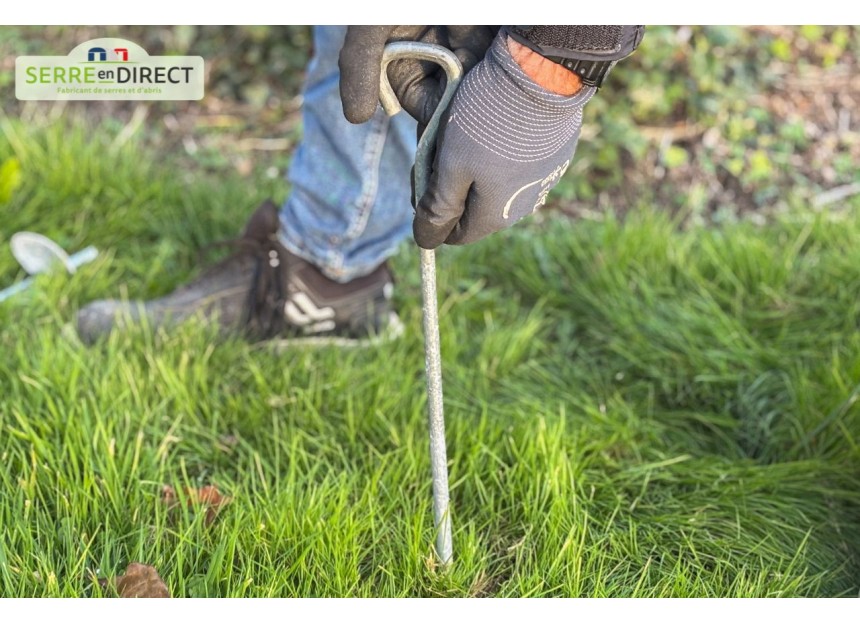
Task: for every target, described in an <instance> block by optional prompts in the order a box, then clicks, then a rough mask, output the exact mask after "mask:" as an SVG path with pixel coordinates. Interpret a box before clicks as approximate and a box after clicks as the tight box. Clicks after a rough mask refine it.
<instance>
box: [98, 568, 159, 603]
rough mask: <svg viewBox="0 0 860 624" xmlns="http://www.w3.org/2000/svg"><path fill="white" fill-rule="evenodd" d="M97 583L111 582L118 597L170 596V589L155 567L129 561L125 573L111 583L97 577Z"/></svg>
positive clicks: (107, 583)
mask: <svg viewBox="0 0 860 624" xmlns="http://www.w3.org/2000/svg"><path fill="white" fill-rule="evenodd" d="M99 584H100V585H102V586H107V585H109V584H113V585H114V586H115V587H116V593H117V595H118V596H119V597H120V598H170V591H169V590H168V589H167V585H165V584H164V581H162V580H161V577H160V576H159V575H158V572H157V571H156V569H155V568H153V567H152V566H148V565H144V564H142V563H130V564H128V567H127V568H126V569H125V574H123V575H122V576H117V577H116V578H115V579H113V583H109V582H108V581H107V579H99Z"/></svg>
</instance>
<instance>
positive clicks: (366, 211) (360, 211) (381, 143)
mask: <svg viewBox="0 0 860 624" xmlns="http://www.w3.org/2000/svg"><path fill="white" fill-rule="evenodd" d="M370 123H371V124H373V125H372V127H371V131H370V133H369V135H368V138H367V143H366V144H365V162H364V166H365V171H370V172H372V175H369V176H367V177H366V178H365V180H364V184H363V185H362V189H361V195H360V196H359V198H358V200H357V201H356V202H355V206H356V212H355V217H354V218H353V219H352V220H351V222H350V224H349V227H347V229H346V232H344V234H343V238H344V240H347V241H352V240H355V239H356V238H358V237H359V236H361V234H362V233H363V232H364V230H365V228H366V227H367V222H368V220H369V219H370V213H371V211H372V210H373V205H374V204H375V203H376V196H377V193H378V192H379V169H380V162H381V161H382V152H383V151H384V150H385V140H386V139H387V138H388V128H389V120H388V117H387V116H386V115H384V114H380V113H379V111H377V114H376V115H374V116H373V117H372V118H371V120H370Z"/></svg>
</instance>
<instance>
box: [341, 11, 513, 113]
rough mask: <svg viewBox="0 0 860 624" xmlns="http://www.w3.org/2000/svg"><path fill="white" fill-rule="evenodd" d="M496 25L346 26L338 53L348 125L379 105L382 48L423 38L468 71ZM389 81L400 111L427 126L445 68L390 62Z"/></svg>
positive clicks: (426, 62)
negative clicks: (343, 39)
mask: <svg viewBox="0 0 860 624" xmlns="http://www.w3.org/2000/svg"><path fill="white" fill-rule="evenodd" d="M497 31H498V27H493V26H350V27H349V28H347V31H346V41H345V42H344V44H343V48H341V51H340V58H339V59H338V66H339V67H340V97H341V100H342V101H343V113H344V115H345V116H346V118H347V119H348V120H349V121H351V122H352V123H364V122H365V121H367V120H368V119H370V118H371V117H372V116H373V113H374V112H375V111H376V107H377V106H378V105H379V72H380V67H381V64H382V52H383V50H384V48H385V44H386V43H390V42H392V41H421V42H424V43H435V44H437V45H441V46H443V47H446V48H448V49H449V50H451V51H452V52H454V54H456V55H457V58H459V59H460V62H461V63H462V64H463V69H464V71H469V70H470V69H471V68H472V67H474V66H475V64H476V63H478V61H480V60H481V59H482V58H484V54H485V52H486V51H487V48H488V47H489V46H490V44H491V43H492V42H493V37H494V36H495V34H496V32H497ZM388 80H389V82H390V83H391V87H392V89H394V93H395V95H397V99H398V100H399V101H400V104H401V106H403V109H404V110H405V111H406V112H407V113H409V114H410V115H411V116H412V117H414V118H415V119H416V120H418V123H419V124H421V125H422V126H423V125H425V124H426V123H427V122H428V121H429V120H430V117H432V115H433V111H435V110H436V105H437V104H438V103H439V98H440V97H441V96H442V91H444V89H445V72H444V70H443V69H442V68H441V67H439V65H437V64H436V63H433V62H430V61H418V60H399V61H394V62H392V63H391V64H390V65H389V66H388Z"/></svg>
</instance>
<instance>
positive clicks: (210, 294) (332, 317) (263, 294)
mask: <svg viewBox="0 0 860 624" xmlns="http://www.w3.org/2000/svg"><path fill="white" fill-rule="evenodd" d="M279 227H280V219H279V216H278V210H277V208H276V207H275V205H274V204H273V203H272V202H270V201H267V202H266V203H264V204H263V205H261V206H260V207H259V208H258V209H257V210H256V211H255V212H254V214H253V215H252V216H251V218H250V219H249V220H248V223H247V225H246V226H245V231H244V233H243V234H242V236H241V237H239V238H238V239H236V240H234V241H230V244H231V245H233V246H235V248H236V251H235V253H233V254H232V255H230V256H229V257H227V258H226V259H224V260H222V261H221V262H219V263H218V264H216V265H215V266H213V267H211V268H210V269H209V270H207V271H206V272H204V273H203V274H202V275H201V276H200V277H199V278H197V279H195V280H194V281H192V282H190V283H189V284H186V285H184V286H180V287H179V288H178V289H176V290H175V291H174V292H172V293H170V294H169V295H166V296H165V297H162V298H160V299H154V300H152V301H119V300H101V301H95V302H93V303H90V304H89V305H87V306H86V307H84V308H83V309H81V310H80V312H79V313H78V318H77V326H78V333H79V335H80V336H81V338H82V340H84V341H85V342H94V341H95V340H97V339H98V338H100V337H101V336H105V335H107V334H109V333H110V332H111V331H113V330H114V329H115V328H120V327H122V326H123V324H124V323H126V322H128V321H132V322H134V321H140V320H142V317H145V319H146V322H147V324H149V325H150V326H151V327H169V326H171V325H176V324H178V323H181V322H182V321H184V320H186V319H188V318H191V317H194V316H201V317H202V318H204V319H206V320H210V321H212V322H216V323H218V326H219V327H220V328H221V329H222V330H223V331H224V332H225V333H233V332H238V333H241V334H243V335H244V336H246V337H247V338H249V339H251V340H254V341H262V340H265V341H273V342H276V343H283V344H299V343H306V344H336V345H343V346H351V345H365V344H372V343H374V342H380V341H385V340H390V339H393V338H396V337H398V336H399V335H400V334H401V333H402V332H403V325H402V323H401V322H400V319H399V318H398V317H397V314H396V313H395V312H394V311H393V309H392V305H391V294H392V291H393V289H394V280H393V277H392V275H391V271H390V270H389V269H388V265H387V263H384V264H382V265H380V266H379V267H377V268H376V269H375V270H374V271H373V272H372V273H370V274H369V275H365V276H363V277H359V278H357V279H355V280H353V281H351V282H348V283H346V284H341V283H338V282H335V281H332V280H330V279H329V278H327V277H326V276H325V275H323V274H322V272H321V271H320V270H319V269H317V268H316V267H315V266H314V265H312V264H311V263H309V262H307V261H306V260H303V259H302V258H300V257H298V256H296V255H294V254H292V253H290V252H289V251H287V249H286V248H285V247H284V246H283V245H282V244H281V242H280V240H279V238H278V229H279Z"/></svg>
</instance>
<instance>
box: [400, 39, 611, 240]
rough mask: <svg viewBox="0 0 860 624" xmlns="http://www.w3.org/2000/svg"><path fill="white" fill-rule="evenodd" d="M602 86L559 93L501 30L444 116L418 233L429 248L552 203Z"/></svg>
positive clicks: (418, 212) (476, 233)
mask: <svg viewBox="0 0 860 624" xmlns="http://www.w3.org/2000/svg"><path fill="white" fill-rule="evenodd" d="M595 92H596V89H595V88H594V87H589V86H583V87H582V88H581V89H580V90H579V91H578V92H577V93H576V94H575V95H572V96H564V95H556V94H555V93H552V92H550V91H547V90H546V89H544V88H543V87H540V86H539V85H537V84H536V83H535V82H534V81H533V80H532V79H531V78H529V77H528V76H527V75H526V74H525V73H524V72H523V70H522V69H521V68H520V66H519V65H518V64H517V62H516V61H515V60H514V59H513V58H512V56H511V53H510V51H509V50H508V45H507V37H506V35H505V33H504V32H502V33H500V34H499V35H498V36H497V37H496V39H495V41H494V42H493V45H492V47H491V48H490V49H489V51H488V52H487V54H486V57H485V58H484V60H483V61H481V62H480V63H479V64H478V65H477V66H476V67H475V68H474V69H473V70H472V71H471V72H470V73H468V74H467V75H466V77H465V78H464V79H463V82H462V83H461V84H460V87H459V89H458V90H457V93H456V95H455V96H454V100H453V102H452V103H451V106H450V108H449V109H448V113H447V114H446V115H445V117H443V121H442V125H441V127H440V131H439V136H438V139H437V143H436V145H437V148H436V156H435V160H434V164H433V172H432V174H431V176H430V182H429V187H428V190H427V192H426V193H425V195H424V196H423V197H421V198H420V199H419V201H418V206H417V207H416V214H415V221H414V223H413V232H414V234H415V241H416V242H417V243H418V245H420V246H421V247H423V248H425V249H433V248H435V247H438V246H439V245H441V244H442V243H448V244H454V245H459V244H466V243H472V242H474V241H477V240H479V239H481V238H483V237H485V236H487V235H488V234H492V233H493V232H496V231H498V230H501V229H504V228H506V227H509V226H510V225H512V224H513V223H514V222H516V221H518V220H519V219H521V218H522V217H524V216H526V215H528V214H531V213H532V212H533V211H534V210H535V209H536V208H538V207H539V206H541V205H543V203H544V202H545V201H546V196H547V193H549V191H550V189H551V188H552V187H554V186H555V185H556V183H557V182H558V180H559V178H561V176H562V174H563V173H564V172H565V171H566V170H567V167H568V166H569V165H570V160H571V158H572V157H573V153H574V150H575V149H576V142H577V140H578V139H579V131H580V127H581V125H582V108H583V106H584V105H585V103H586V102H588V100H590V99H591V97H592V96H593V95H594V93H595Z"/></svg>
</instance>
